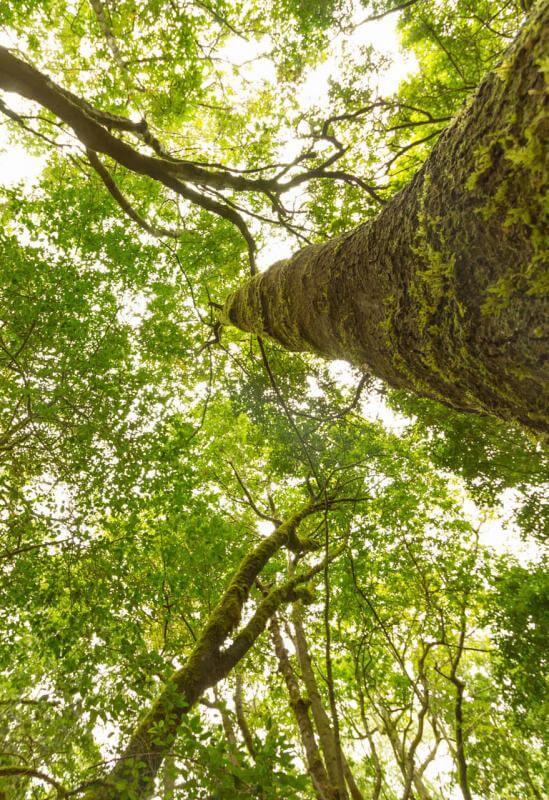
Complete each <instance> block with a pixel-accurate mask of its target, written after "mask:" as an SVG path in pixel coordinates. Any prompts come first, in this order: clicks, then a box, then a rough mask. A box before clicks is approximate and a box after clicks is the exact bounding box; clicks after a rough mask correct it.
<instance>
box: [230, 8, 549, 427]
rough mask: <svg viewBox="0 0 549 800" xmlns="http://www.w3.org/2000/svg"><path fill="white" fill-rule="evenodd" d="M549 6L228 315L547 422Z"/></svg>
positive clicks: (410, 383) (435, 390) (477, 404)
mask: <svg viewBox="0 0 549 800" xmlns="http://www.w3.org/2000/svg"><path fill="white" fill-rule="evenodd" d="M548 17H549V6H548V4H547V2H543V3H542V4H541V5H540V6H539V7H538V8H537V11H535V12H534V14H533V16H532V17H531V18H530V20H529V21H528V23H527V24H526V26H525V27H524V28H523V30H522V32H521V34H520V35H519V37H518V39H517V40H516V41H515V43H514V44H513V46H512V47H511V48H510V50H509V51H508V53H507V55H506V58H505V60H504V62H503V63H502V64H501V65H500V67H499V68H498V69H497V70H495V71H494V72H492V73H490V74H489V75H488V76H487V77H486V78H485V80H484V81H483V82H482V83H481V85H480V86H479V88H478V90H477V92H476V94H475V96H474V97H473V98H472V100H471V102H470V103H469V104H468V105H467V107H465V108H464V109H463V110H462V111H461V112H460V113H459V114H458V116H457V117H456V119H455V120H454V122H453V123H452V124H451V125H450V127H449V128H448V129H447V130H446V131H445V132H444V133H443V134H442V136H441V138H440V140H439V142H438V143H437V145H436V146H435V148H434V150H433V151H432V153H431V155H430V157H429V158H428V160H427V161H426V163H425V165H424V166H423V168H422V169H421V170H420V171H419V173H418V174H417V175H416V176H415V178H414V179H413V181H412V182H411V184H410V185H409V186H408V187H407V188H406V189H404V191H402V192H400V194H398V195H397V196H396V197H395V198H394V199H393V200H392V201H391V202H390V203H389V204H388V205H387V206H386V207H385V208H384V210H383V211H382V212H381V213H380V215H379V216H378V217H377V218H376V219H375V220H374V221H373V222H367V223H365V224H363V225H361V226H360V227H358V228H356V229H355V230H353V231H351V232H350V233H348V234H345V235H343V236H341V237H339V238H337V239H334V240H332V241H329V242H327V243H325V244H318V245H312V246H310V247H306V248H305V249H304V250H301V251H300V252H298V253H297V254H295V255H294V256H293V257H291V258H290V259H287V260H285V261H279V262H277V263H276V264H274V265H273V266H271V267H270V268H269V269H268V270H267V271H266V272H264V273H261V274H260V275H257V276H255V277H254V278H252V280H251V281H250V282H249V283H248V284H246V285H245V286H243V287H242V288H240V289H239V290H238V291H237V292H236V293H234V294H233V295H231V297H229V298H228V300H227V302H226V304H225V308H224V311H223V312H222V319H223V321H225V322H231V323H233V324H234V325H236V326H238V327H239V328H241V329H243V330H247V331H253V332H255V333H258V334H266V335H268V336H270V337H272V338H273V339H276V340H277V341H278V342H280V343H281V344H282V345H284V346H285V347H286V348H288V349H290V350H298V351H303V350H310V351H313V352H316V353H319V354H322V355H324V356H328V357H330V358H343V359H347V360H349V361H351V362H352V363H354V364H357V365H366V366H367V367H368V368H369V369H370V370H371V371H372V372H373V373H374V374H376V375H378V376H379V377H381V378H383V379H385V380H386V381H387V382H388V383H389V384H391V385H392V386H395V387H401V388H405V389H409V390H411V391H413V392H416V393H418V394H421V395H424V396H428V397H432V398H436V399H438V400H441V401H442V402H444V403H446V404H448V405H451V406H453V407H455V408H459V409H463V410H470V411H480V412H487V413H490V414H494V415H496V416H499V417H501V418H503V419H511V420H518V421H519V422H520V423H522V424H523V425H525V426H528V427H530V428H532V429H534V430H538V431H547V430H548V429H549V420H548V414H547V407H548V404H547V399H548V392H547V385H548V383H547V371H546V363H545V362H546V341H547V328H546V327H545V328H544V327H543V324H544V323H543V311H544V301H545V298H544V289H545V291H546V290H547V288H548V282H547V278H545V281H544V280H543V267H544V264H543V255H544V254H543V246H544V241H543V237H544V231H545V229H546V219H547V217H546V215H545V217H544V214H543V198H542V193H543V187H544V183H545V176H546V174H547V171H546V169H545V170H544V139H546V136H547V131H548V127H549V125H548V120H547V116H545V115H544V111H546V107H547V90H546V85H545V80H544V73H543V64H544V61H543V59H544V57H545V64H546V63H547V51H548V38H549V33H548V26H547V21H548ZM546 274H547V273H545V275H546Z"/></svg>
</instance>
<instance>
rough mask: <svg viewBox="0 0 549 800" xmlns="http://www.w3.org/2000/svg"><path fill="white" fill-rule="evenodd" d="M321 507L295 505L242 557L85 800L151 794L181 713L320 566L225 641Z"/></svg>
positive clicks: (134, 799) (270, 597) (270, 598)
mask: <svg viewBox="0 0 549 800" xmlns="http://www.w3.org/2000/svg"><path fill="white" fill-rule="evenodd" d="M320 509H322V505H320V504H318V503H310V504H309V505H307V506H305V507H304V508H302V509H301V510H299V511H297V512H296V513H295V514H293V515H292V516H290V517H289V518H288V519H287V520H285V521H284V522H282V523H281V524H280V525H278V527H277V528H276V530H274V531H273V533H272V534H271V535H270V536H267V537H266V538H265V539H264V540H263V541H261V542H260V543H259V544H258V545H257V546H256V547H255V548H254V549H253V550H252V551H251V552H250V553H249V554H248V555H246V556H245V557H244V558H243V559H242V561H241V563H240V566H239V567H238V569H237V571H236V573H235V575H234V576H233V578H232V580H231V582H230V584H229V586H228V588H227V589H226V590H225V592H224V594H223V596H222V597H221V600H220V601H219V603H218V604H217V606H216V608H215V609H214V611H213V612H212V614H211V616H210V618H209V620H208V622H207V624H206V625H205V627H204V630H203V631H202V633H201V634H200V636H199V638H198V640H197V642H196V644H195V647H194V649H193V650H192V652H191V654H190V656H189V658H188V659H187V661H186V663H185V664H184V665H183V667H181V669H179V670H177V671H176V672H174V673H173V675H172V676H171V678H170V679H169V680H168V681H167V683H166V684H165V686H164V688H163V689H162V691H161V692H160V694H159V696H158V697H157V699H156V701H155V702H154V703H153V704H152V707H151V708H150V709H149V711H148V712H147V713H146V714H145V715H144V717H143V719H142V720H141V722H140V723H139V725H138V726H137V728H136V729H135V730H134V732H133V733H132V735H131V737H130V740H129V742H128V743H127V745H126V747H125V749H124V751H123V752H122V754H121V755H120V757H119V758H118V759H117V761H116V763H115V765H114V767H113V768H112V770H111V771H110V773H109V774H108V775H107V776H106V777H105V778H104V779H103V780H102V781H101V782H100V783H98V784H97V785H93V786H92V787H90V788H89V789H88V790H87V791H86V793H85V794H84V795H83V798H84V800H146V798H149V797H150V796H151V795H152V794H153V791H154V786H155V780H156V777H157V775H158V772H159V770H160V768H161V766H162V763H163V761H164V759H165V757H166V756H167V755H169V754H170V752H171V748H172V745H173V743H174V741H175V739H176V737H177V732H178V730H179V726H180V725H181V722H182V720H183V717H184V716H185V715H186V714H187V713H188V712H189V711H190V709H191V708H192V707H193V706H194V705H195V704H196V702H197V701H198V700H199V698H200V697H201V695H202V694H204V692H205V691H206V690H207V689H209V688H210V687H213V686H215V685H216V684H217V683H218V682H219V681H220V680H221V679H222V678H225V677H226V676H227V675H228V674H229V672H230V671H231V670H232V669H233V668H234V667H235V666H236V664H238V662H239V661H240V660H241V659H242V658H243V657H244V656H245V655H246V653H247V652H248V651H249V650H250V648H251V647H252V646H253V644H254V642H255V641H256V639H257V638H258V637H259V636H260V635H261V633H262V632H263V630H264V629H265V627H266V625H267V624H268V622H269V620H270V618H271V616H272V615H273V614H274V613H275V612H276V610H277V609H278V608H279V606H280V605H282V604H283V603H287V602H290V601H294V600H296V599H297V598H298V597H300V584H301V582H303V581H306V580H309V579H310V578H309V576H312V575H314V574H316V571H318V570H319V569H320V568H319V567H314V568H313V569H312V570H310V571H309V573H304V575H300V576H297V577H296V578H295V579H293V580H291V581H288V582H286V583H284V584H282V585H280V586H278V587H275V588H274V589H272V590H271V591H270V592H269V593H268V594H267V595H266V597H265V598H264V599H263V600H262V601H261V602H260V603H259V604H258V606H257V608H256V611H255V613H254V614H253V616H252V618H251V619H250V620H249V621H248V622H247V624H246V625H245V626H243V628H242V629H241V630H240V631H239V632H237V633H236V634H235V635H234V638H233V641H232V643H230V644H228V645H226V642H227V639H228V637H230V636H231V634H233V633H234V632H235V630H236V628H237V627H238V625H239V623H240V620H241V615H242V609H243V607H244V604H245V603H246V600H247V599H248V597H249V594H250V590H251V588H252V586H253V583H254V581H255V579H256V578H257V576H258V575H259V573H260V572H261V570H262V569H263V567H264V566H265V565H266V564H267V563H268V562H269V560H270V559H271V558H272V557H273V556H274V555H275V554H276V553H277V552H278V551H279V550H280V549H281V548H282V547H286V546H288V545H289V543H290V541H292V542H296V541H298V539H297V529H298V527H299V524H300V523H301V522H302V521H303V520H304V519H305V518H306V517H308V516H310V515H311V514H314V513H316V512H317V511H318V510H320Z"/></svg>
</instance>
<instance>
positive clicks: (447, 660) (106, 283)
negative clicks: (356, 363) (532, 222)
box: [0, 0, 547, 800]
mask: <svg viewBox="0 0 549 800" xmlns="http://www.w3.org/2000/svg"><path fill="white" fill-rule="evenodd" d="M546 5H547V4H545V3H541V4H538V6H537V7H536V8H534V9H531V8H529V6H530V4H529V3H526V4H525V3H523V2H515V0H510V1H509V2H494V0H480V2H479V0H476V1H474V0H409V2H403V3H395V2H364V3H360V2H350V1H349V2H348V1H347V0H335V1H334V2H330V1H327V2H322V3H319V2H316V3H314V2H307V0H301V2H286V1H285V0H275V1H274V2H269V3H263V2H255V1H253V0H244V2H223V0H211V2H202V1H201V0H194V1H193V2H180V1H179V0H169V1H167V2H164V1H162V0H142V1H141V2H140V1H138V0H116V1H115V0H109V1H108V2H107V1H106V0H102V1H101V0H83V1H82V2H80V3H77V2H71V1H70V0H45V1H42V0H40V1H38V0H36V1H35V0H13V2H11V1H10V0H8V1H7V2H4V3H3V4H2V7H1V9H0V25H1V31H2V33H1V40H0V45H1V47H0V51H1V52H0V86H1V87H2V88H3V91H2V95H1V96H0V112H1V113H2V120H1V122H2V125H1V128H0V131H1V136H2V142H3V146H4V148H5V152H4V153H3V154H2V155H1V156H0V172H1V174H0V178H1V179H2V180H1V182H2V188H1V189H0V214H1V217H2V226H1V231H0V247H1V250H0V252H1V259H0V271H1V281H0V293H1V305H0V367H1V372H0V398H1V401H0V450H1V453H2V459H1V463H0V520H1V521H0V525H1V534H0V536H1V543H0V565H1V569H2V582H1V585H0V608H1V611H2V613H1V615H0V626H1V635H0V642H1V644H0V797H1V798H3V800H12V798H13V799H15V798H17V799H19V798H25V800H26V798H33V799H34V798H36V800H45V798H54V797H59V798H62V797H77V798H87V799H88V800H100V799H101V798H103V800H106V798H113V800H124V799H125V800H140V799H141V798H148V797H153V796H154V797H158V798H165V800H170V799H171V800H177V798H193V800H194V798H196V800H206V799H208V800H209V799H210V798H211V800H214V798H215V800H229V798H258V800H275V798H287V800H309V799H311V800H312V799H313V798H315V799H316V800H347V798H351V799H352V800H361V798H365V799H366V798H367V799H368V800H369V799H370V798H372V800H377V799H378V798H379V799H381V798H384V799H385V800H397V798H398V800H411V798H420V799H421V800H428V799H429V800H439V799H440V800H447V799H449V798H460V797H463V798H464V800H470V799H471V798H486V800H488V799H489V798H490V799H491V798H496V797H497V798H501V799H502V800H514V798H541V797H543V796H544V730H545V728H546V702H547V701H546V683H545V674H546V662H545V657H544V646H545V644H546V641H547V611H546V608H547V605H546V593H547V578H546V571H545V562H544V555H543V538H544V531H545V529H546V507H545V505H544V495H543V489H544V481H546V477H547V465H546V460H545V458H544V450H543V446H542V444H541V443H540V442H539V440H538V439H539V436H538V435H537V434H536V433H535V432H532V430H528V429H526V428H524V427H520V426H517V425H514V424H512V423H511V422H508V421H507V422H506V421H505V420H502V419H497V418H495V417H493V416H489V415H482V414H474V413H462V412H460V411H457V410H455V409H454V408H451V407H449V406H447V405H444V404H441V403H438V402H436V401H435V400H432V399H428V398H425V397H419V396H417V395H415V394H413V393H409V392H405V391H403V390H397V389H394V388H391V387H390V386H388V385H387V384H385V383H383V382H382V381H380V380H379V379H378V378H377V377H376V375H374V374H373V373H372V371H371V369H370V368H369V366H368V365H367V364H363V365H361V366H360V368H357V367H350V366H349V365H348V364H347V363H345V362H343V361H332V362H329V361H324V360H322V359H321V358H319V357H317V356H315V355H312V354H304V353H300V354H297V353H289V352H287V351H286V350H285V349H284V348H283V347H281V346H280V345H278V344H276V343H274V342H269V341H268V340H267V339H266V338H263V337H261V336H259V337H258V336H256V335H255V334H250V335H249V334H246V333H243V332H241V331H239V330H237V329H236V328H234V327H231V326H230V325H227V324H221V321H220V319H221V317H220V309H221V306H222V305H223V303H224V302H225V299H226V297H227V296H228V295H229V294H230V293H231V292H232V291H234V290H236V289H237V288H238V287H239V286H241V285H242V284H243V282H244V281H246V280H247V277H248V276H249V274H250V270H251V271H252V272H255V271H256V270H263V269H264V268H265V267H267V266H268V265H269V264H270V263H272V262H273V261H277V260H278V259H280V258H286V257H289V256H290V255H291V253H292V252H294V251H296V250H298V249H300V248H302V247H303V246H305V245H308V244H311V243H317V242H324V241H326V240H328V239H331V238H332V237H336V236H338V235H340V234H342V233H344V232H345V231H348V230H351V229H352V228H354V227H355V226H356V225H358V224H359V223H361V222H364V221H365V220H374V219H375V218H377V216H378V215H379V213H380V211H381V209H382V208H383V207H384V206H386V205H387V204H388V203H390V201H391V199H392V198H393V197H395V196H396V195H397V194H398V192H399V191H401V190H402V189H403V187H405V186H406V185H407V184H409V182H410V181H411V179H412V178H413V176H414V174H415V173H416V172H417V170H418V169H420V167H421V165H422V164H423V163H424V162H425V160H426V159H427V158H428V156H429V153H430V152H431V150H432V148H433V146H435V144H436V142H437V140H438V139H439V137H440V136H441V134H442V132H443V131H444V129H445V128H446V127H447V126H448V124H449V123H450V121H451V120H452V118H453V117H454V116H455V115H456V114H457V113H458V112H459V110H460V108H462V107H463V106H464V104H466V103H467V102H468V99H469V98H470V96H471V95H472V93H474V91H475V88H476V87H477V86H478V85H479V83H480V82H481V81H482V79H483V78H484V76H485V75H486V74H487V73H488V72H490V71H491V70H496V71H497V69H498V68H499V69H501V63H502V59H504V57H505V53H506V52H507V51H508V48H509V46H510V45H511V43H512V42H513V40H514V39H515V37H516V36H517V35H518V33H519V31H520V30H521V28H522V27H523V26H524V25H525V24H526V25H527V24H528V23H527V15H528V13H530V14H531V15H532V18H534V17H535V15H536V13H537V14H539V15H541V14H542V11H540V9H542V8H545V9H546ZM540 18H541V17H540ZM25 65H31V66H30V67H29V70H27V71H25V69H26V68H25ZM498 65H500V67H498ZM10 70H12V72H10ZM6 76H7V77H6ZM14 76H15V77H14ZM25 81H26V83H25ZM21 87H22V88H21ZM28 87H31V88H30V89H29V88H28ZM33 92H34V96H33V97H32V98H31V99H29V93H30V94H32V93H33ZM67 109H68V111H67ZM71 114H72V115H73V116H70V115H71ZM74 120H76V122H74ZM73 123H74V124H73ZM86 125H88V126H89V125H92V127H86ZM93 125H96V128H97V129H101V131H103V134H102V135H104V134H105V133H106V134H108V136H110V137H112V138H114V139H115V140H116V141H117V142H119V143H120V142H121V143H123V144H124V145H125V146H127V147H128V148H129V151H131V154H133V155H131V159H133V160H132V161H131V163H130V161H127V163H124V161H123V160H122V161H120V160H117V159H116V158H115V157H113V156H110V155H107V154H105V151H104V150H102V149H101V148H100V147H98V148H97V149H94V147H93V143H92V142H91V140H90V138H89V137H90V135H91V134H90V133H89V131H90V130H92V132H93V131H95V133H96V134H97V130H96V128H93ZM83 126H84V127H83ZM120 152H122V153H124V152H126V151H124V150H123V149H122V150H121V151H120ZM151 154H152V155H153V156H155V157H157V158H158V159H161V160H163V162H167V163H169V164H175V165H176V166H177V169H178V170H179V173H178V174H179V177H178V178H173V176H172V178H170V179H169V180H171V181H172V183H171V185H168V184H166V181H163V180H157V179H155V178H154V176H153V177H151V176H150V175H147V174H144V173H143V172H142V171H141V172H140V171H139V169H135V168H133V167H134V166H135V164H137V163H141V162H140V161H139V159H140V158H141V157H143V156H144V155H146V156H150V155H151ZM174 169H175V167H174ZM170 174H171V173H170ZM255 179H262V180H263V179H264V184H263V185H262V186H258V184H257V183H256V184H254V185H253V186H250V185H249V184H248V183H247V181H249V180H255ZM273 186H274V187H275V188H274V189H273ZM280 187H282V188H280ZM496 300H497V298H496Z"/></svg>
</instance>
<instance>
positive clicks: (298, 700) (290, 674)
mask: <svg viewBox="0 0 549 800" xmlns="http://www.w3.org/2000/svg"><path fill="white" fill-rule="evenodd" d="M270 628H271V638H272V640H273V643H274V648H275V653H276V657H277V659H278V666H279V670H280V672H281V674H282V676H283V678H284V682H285V683H286V688H287V689H288V695H289V697H290V706H291V708H292V711H293V713H294V717H295V719H296V722H297V727H298V730H299V736H300V739H301V743H302V745H303V749H304V751H305V759H306V762H307V770H308V772H309V775H310V777H311V781H312V783H313V786H314V789H315V793H316V796H317V800H337V792H336V791H335V789H334V787H333V785H332V784H331V783H330V779H329V777H328V774H327V772H326V768H325V766H324V762H323V761H322V757H321V755H320V752H319V749H318V745H317V743H316V738H315V733H314V728H313V725H312V723H311V720H310V718H309V703H308V702H307V701H306V700H305V699H304V698H303V696H302V694H301V691H300V688H299V683H298V680H297V678H296V676H295V674H294V670H293V667H292V665H291V662H290V656H289V655H288V651H287V650H286V647H285V646H284V641H283V639H282V634H281V632H280V628H279V625H278V622H277V620H276V618H275V617H273V618H272V620H271V625H270Z"/></svg>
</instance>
